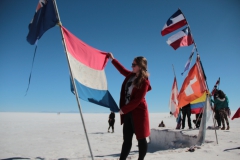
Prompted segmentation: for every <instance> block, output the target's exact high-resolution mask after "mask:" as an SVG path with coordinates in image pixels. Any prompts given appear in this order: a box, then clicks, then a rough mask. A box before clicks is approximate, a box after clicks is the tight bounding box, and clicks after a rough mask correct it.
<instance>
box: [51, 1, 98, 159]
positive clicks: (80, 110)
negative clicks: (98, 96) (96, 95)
mask: <svg viewBox="0 0 240 160" xmlns="http://www.w3.org/2000/svg"><path fill="white" fill-rule="evenodd" d="M53 2H54V7H55V11H56V13H57V17H58V20H59V23H58V25H59V27H60V32H61V35H62V42H63V47H64V51H65V54H66V58H67V61H68V67H69V71H70V77H71V83H72V85H73V88H74V93H75V94H74V95H75V97H76V100H77V103H78V109H79V112H80V116H81V119H82V124H83V128H84V132H85V136H86V139H87V143H88V147H89V151H90V154H91V157H92V160H94V157H93V153H92V149H91V145H90V142H89V138H88V134H87V129H86V126H85V122H84V118H83V114H82V109H81V105H80V101H79V98H78V97H79V96H78V92H77V88H76V84H75V81H74V79H73V74H72V70H71V67H70V62H69V58H68V55H67V49H66V43H65V39H64V36H63V31H62V27H61V26H62V23H61V20H60V16H59V12H58V8H57V3H56V0H53Z"/></svg>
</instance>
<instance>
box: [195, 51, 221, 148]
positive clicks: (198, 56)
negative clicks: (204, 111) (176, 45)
mask: <svg viewBox="0 0 240 160" xmlns="http://www.w3.org/2000/svg"><path fill="white" fill-rule="evenodd" d="M197 58H198V59H199V62H200V66H198V67H201V71H202V73H203V74H204V75H205V72H204V69H203V66H202V62H201V59H200V55H199V54H198V55H197ZM204 75H203V76H204ZM204 80H205V82H206V87H207V90H208V91H209V87H208V84H207V80H206V79H205V76H204ZM208 96H209V94H207V97H208ZM213 125H214V129H215V137H216V141H217V144H218V138H217V131H216V127H215V123H214V119H213Z"/></svg>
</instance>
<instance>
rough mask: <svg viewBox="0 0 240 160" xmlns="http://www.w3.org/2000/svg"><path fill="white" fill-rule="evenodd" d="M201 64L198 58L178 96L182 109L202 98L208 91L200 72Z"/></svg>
mask: <svg viewBox="0 0 240 160" xmlns="http://www.w3.org/2000/svg"><path fill="white" fill-rule="evenodd" d="M199 66H200V62H199V59H198V58H197V61H196V63H195V64H194V66H193V67H192V68H191V69H190V71H189V73H188V75H187V77H186V78H185V80H184V82H183V85H182V88H181V90H180V92H179V95H178V107H179V108H181V107H183V106H185V105H187V104H188V103H190V102H192V101H194V100H196V99H197V98H199V97H201V96H202V95H203V93H204V92H205V91H206V90H207V87H206V83H205V80H204V78H203V76H202V71H201V70H200V67H199Z"/></svg>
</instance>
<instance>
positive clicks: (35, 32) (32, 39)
mask: <svg viewBox="0 0 240 160" xmlns="http://www.w3.org/2000/svg"><path fill="white" fill-rule="evenodd" d="M57 23H58V19H57V16H56V13H55V9H54V4H53V1H52V0H39V2H38V5H37V9H36V12H35V15H34V17H33V19H32V21H31V23H30V24H29V26H28V28H29V33H28V35H27V41H28V42H29V43H30V44H31V45H34V44H36V42H37V40H39V39H40V38H41V37H42V35H43V34H44V32H46V31H47V30H48V29H50V28H52V27H54V26H55V25H56V24H57Z"/></svg>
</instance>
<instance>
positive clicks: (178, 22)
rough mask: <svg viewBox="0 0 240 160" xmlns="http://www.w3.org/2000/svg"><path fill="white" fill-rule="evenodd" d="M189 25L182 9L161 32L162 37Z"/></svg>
mask: <svg viewBox="0 0 240 160" xmlns="http://www.w3.org/2000/svg"><path fill="white" fill-rule="evenodd" d="M186 24H187V20H186V19H185V17H184V15H183V13H182V11H181V10H180V9H178V10H177V12H175V13H174V14H173V15H172V16H171V17H170V18H169V19H168V20H167V22H166V24H165V25H164V26H163V29H162V31H161V34H162V36H165V35H166V34H168V33H171V32H173V31H175V30H177V29H179V28H181V27H183V26H185V25H186Z"/></svg>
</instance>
